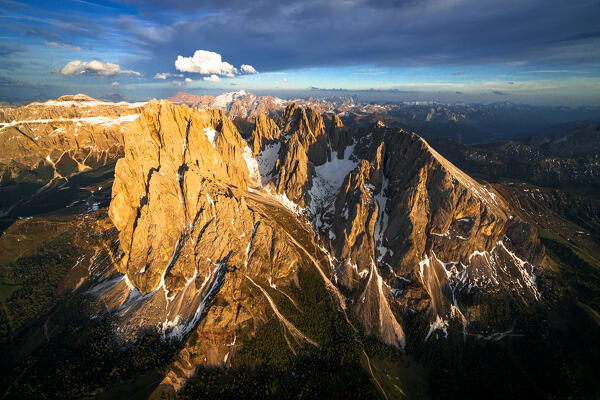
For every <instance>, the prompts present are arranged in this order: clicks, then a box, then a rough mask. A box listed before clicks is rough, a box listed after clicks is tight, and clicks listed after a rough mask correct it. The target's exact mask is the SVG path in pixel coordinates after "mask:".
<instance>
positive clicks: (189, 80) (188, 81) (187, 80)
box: [185, 78, 194, 83]
mask: <svg viewBox="0 0 600 400" xmlns="http://www.w3.org/2000/svg"><path fill="white" fill-rule="evenodd" d="M185 82H186V83H190V82H194V81H193V80H192V79H191V78H185Z"/></svg>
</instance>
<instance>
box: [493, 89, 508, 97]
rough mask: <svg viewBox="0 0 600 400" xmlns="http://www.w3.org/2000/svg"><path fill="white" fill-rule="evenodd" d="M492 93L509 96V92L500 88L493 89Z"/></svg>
mask: <svg viewBox="0 0 600 400" xmlns="http://www.w3.org/2000/svg"><path fill="white" fill-rule="evenodd" d="M492 93H493V94H495V95H496V96H508V93H506V92H502V91H500V90H492Z"/></svg>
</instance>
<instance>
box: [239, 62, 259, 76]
mask: <svg viewBox="0 0 600 400" xmlns="http://www.w3.org/2000/svg"><path fill="white" fill-rule="evenodd" d="M240 69H241V70H242V72H244V73H246V74H258V71H257V70H256V69H254V67H253V66H252V65H248V64H242V66H241V67H240Z"/></svg>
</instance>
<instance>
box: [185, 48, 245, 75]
mask: <svg viewBox="0 0 600 400" xmlns="http://www.w3.org/2000/svg"><path fill="white" fill-rule="evenodd" d="M175 68H177V70H178V71H181V72H195V73H198V74H203V75H208V74H216V75H224V76H229V77H233V76H234V75H235V74H236V73H237V72H238V71H237V68H235V67H234V66H233V65H231V64H229V63H228V62H226V61H223V59H222V58H221V55H220V54H219V53H215V52H213V51H208V50H196V51H195V52H194V55H193V56H192V57H183V56H177V60H175Z"/></svg>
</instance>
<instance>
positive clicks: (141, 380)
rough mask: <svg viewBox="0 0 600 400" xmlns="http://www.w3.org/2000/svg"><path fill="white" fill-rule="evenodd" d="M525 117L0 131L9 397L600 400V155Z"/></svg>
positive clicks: (209, 116) (209, 119)
mask: <svg viewBox="0 0 600 400" xmlns="http://www.w3.org/2000/svg"><path fill="white" fill-rule="evenodd" d="M484 109H485V111H484ZM509 109H510V110H511V111H510V112H511V113H521V112H522V109H519V110H517V111H516V110H515V109H514V107H513V106H509V105H494V106H485V107H484V106H481V107H475V106H462V105H460V106H443V105H439V104H435V105H431V104H426V105H419V104H387V105H377V104H361V103H360V102H359V101H358V99H357V98H355V97H343V98H327V99H316V98H309V99H293V100H282V99H279V98H277V97H272V96H255V95H253V94H251V93H246V92H244V91H239V92H230V93H225V94H222V95H219V96H216V97H212V96H194V95H190V94H185V93H179V94H177V95H176V96H174V97H172V98H169V99H166V100H151V101H149V102H147V103H126V102H116V103H115V102H104V101H99V100H95V99H92V98H90V97H88V96H85V95H74V96H63V97H61V98H59V99H57V100H51V101H47V102H45V103H31V104H29V105H27V106H22V107H4V108H1V109H0V138H2V143H5V145H4V146H3V147H2V148H1V149H0V194H1V196H0V199H1V200H0V201H1V203H0V213H1V217H2V219H1V221H2V224H1V226H2V230H3V234H2V236H1V237H0V267H1V269H0V273H1V275H0V288H1V289H2V292H1V294H2V297H1V298H0V300H1V302H2V311H1V314H0V331H1V332H2V336H1V338H0V346H2V348H3V351H4V352H5V354H7V357H5V359H4V360H3V361H2V369H3V372H4V373H3V378H2V382H3V386H4V387H5V388H6V389H5V391H4V395H5V396H9V397H15V398H32V397H39V398H42V397H44V398H46V397H50V398H57V397H58V398H90V397H98V398H121V397H131V396H134V397H139V398H156V399H158V398H175V397H177V398H197V397H199V396H203V397H208V398H215V397H226V398H263V397H265V396H269V397H281V398H288V397H308V398H322V397H352V398H355V397H364V398H385V399H392V398H457V397H459V396H460V397H463V398H481V397H483V396H485V397H491V398H496V397H506V396H512V397H524V396H531V397H535V398H538V397H542V398H557V397H559V398H562V397H573V398H593V397H595V396H598V395H599V394H600V387H599V386H598V384H597V380H596V379H595V369H594V366H597V365H598V361H600V352H599V349H600V346H598V344H599V343H598V338H599V337H600V336H599V335H598V334H599V333H600V314H598V313H599V312H600V303H599V301H598V299H599V298H600V297H599V296H598V293H599V288H600V272H599V268H600V261H599V260H600V252H599V251H598V246H597V243H598V242H599V240H600V229H599V227H600V213H599V212H598V210H600V203H599V200H598V197H597V194H598V192H597V189H598V184H599V183H600V182H599V181H598V177H599V170H598V165H599V164H598V163H599V160H598V152H597V151H596V149H597V144H598V138H599V137H600V130H599V129H598V124H597V123H592V122H586V123H583V124H581V123H580V124H577V125H573V124H571V123H569V124H568V125H567V126H565V127H564V128H563V129H564V130H563V131H562V132H560V133H558V134H557V133H554V132H553V133H551V134H542V135H540V134H537V135H536V134H531V135H529V134H528V135H524V134H523V132H525V131H520V132H517V133H515V138H513V140H512V141H502V142H490V141H488V143H485V144H475V145H474V144H469V143H470V142H472V141H474V138H476V137H481V133H482V132H484V131H486V129H488V128H489V126H490V125H492V124H493V123H495V122H494V121H496V122H497V121H498V120H500V119H502V118H505V117H506V115H508V114H507V113H508V111H507V110H509ZM498 110H500V111H498ZM535 112H537V113H539V112H540V111H539V110H536V111H535ZM573 112H574V111H572V110H563V113H564V114H563V117H564V115H567V114H569V113H573ZM595 112H596V111H595V110H591V111H590V115H594V113H595ZM486 113H487V114H486ZM490 115H492V116H490ZM513 115H514V114H513ZM527 115H528V118H529V117H531V116H532V115H534V112H533V111H531V110H530V111H529V114H527ZM569 115H570V114H569ZM494 118H496V120H494ZM554 118H555V119H554V120H551V119H548V120H546V121H536V122H535V123H533V122H532V123H531V124H530V125H529V127H530V128H531V131H534V130H535V129H537V128H539V127H541V126H544V125H546V124H547V123H548V122H550V123H555V122H556V121H558V117H556V116H555V117H554ZM524 120H525V117H523V119H521V120H517V121H516V122H514V121H513V122H511V124H514V123H520V122H522V121H524ZM484 121H485V122H484ZM560 122H563V121H560ZM499 125H500V124H496V125H495V126H496V127H498V126H499ZM510 126H512V125H510V124H507V125H505V126H504V127H501V128H500V129H501V130H503V129H510ZM419 127H422V131H421V130H418V128H419ZM536 127H537V128H536ZM414 131H416V132H418V133H415V132H414ZM442 131H445V132H446V133H445V134H444V135H440V134H439V133H440V132H442ZM528 132H530V131H528ZM419 133H422V135H420V134H419ZM501 136H502V135H501V134H500V130H498V131H496V133H494V134H493V135H492V136H491V137H490V139H491V138H495V139H497V138H499V137H501ZM457 139H460V141H457ZM57 377H60V379H56V378H57Z"/></svg>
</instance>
